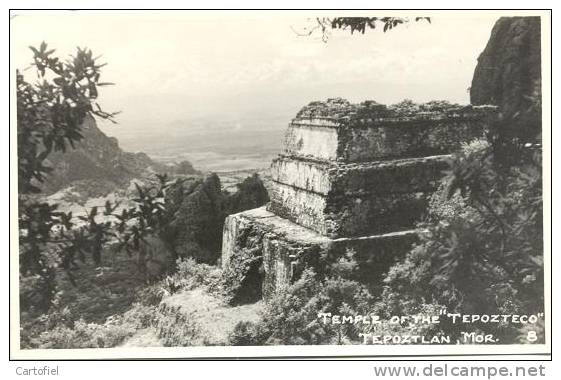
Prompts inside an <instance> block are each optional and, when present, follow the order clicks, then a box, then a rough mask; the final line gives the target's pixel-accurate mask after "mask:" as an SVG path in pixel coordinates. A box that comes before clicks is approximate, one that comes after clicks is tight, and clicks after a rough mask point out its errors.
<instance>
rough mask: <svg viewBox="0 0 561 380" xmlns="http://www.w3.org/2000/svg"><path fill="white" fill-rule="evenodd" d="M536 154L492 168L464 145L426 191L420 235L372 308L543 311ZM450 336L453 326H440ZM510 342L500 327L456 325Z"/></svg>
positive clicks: (479, 145) (481, 150)
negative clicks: (440, 182) (441, 178)
mask: <svg viewBox="0 0 561 380" xmlns="http://www.w3.org/2000/svg"><path fill="white" fill-rule="evenodd" d="M540 162H541V156H540V154H539V152H524V156H522V157H520V158H519V162H518V165H517V166H509V167H504V166H499V165H498V164H497V163H496V162H495V161H494V159H493V155H492V149H491V147H490V146H489V145H488V144H485V143H483V142H481V141H476V142H474V143H472V144H469V145H466V146H464V149H463V151H462V152H461V153H460V154H458V155H457V156H456V157H455V158H454V160H453V161H452V163H451V171H450V173H449V174H448V176H447V177H446V178H445V180H444V182H443V185H442V186H441V187H440V189H439V190H438V191H437V192H436V193H435V194H434V195H433V197H432V200H431V202H430V208H429V219H428V220H427V221H426V222H425V223H422V224H421V227H423V228H424V229H426V233H423V234H421V236H420V242H419V243H418V244H417V245H416V246H415V247H414V248H413V249H412V250H411V251H410V252H409V253H408V254H407V256H406V257H405V258H404V259H403V260H401V261H400V262H398V263H397V264H395V265H394V266H393V267H392V268H391V269H390V270H389V272H388V275H387V277H386V279H385V283H386V285H387V286H386V288H385V290H384V292H383V294H382V299H381V301H380V306H379V310H380V311H381V312H384V311H385V312H387V313H394V314H412V313H415V311H416V310H418V309H419V307H420V306H421V305H424V304H433V305H437V306H438V305H440V306H439V307H446V309H447V310H448V312H460V313H464V314H497V313H499V314H533V313H538V312H541V311H543V241H542V236H543V228H542V225H541V216H542V201H541V170H540ZM440 327H441V328H443V329H445V330H446V331H447V332H449V333H451V334H457V333H458V331H457V330H458V326H455V327H454V326H451V325H449V324H448V325H447V324H446V323H444V324H441V326H440ZM462 328H463V329H464V331H469V329H473V330H474V331H476V330H477V331H485V332H487V333H494V334H496V335H497V336H500V337H501V342H502V343H507V342H514V340H515V339H516V335H517V334H518V331H517V330H516V327H515V326H508V325H507V324H499V325H493V324H487V325H483V324H481V325H478V324H472V325H470V326H463V327H462Z"/></svg>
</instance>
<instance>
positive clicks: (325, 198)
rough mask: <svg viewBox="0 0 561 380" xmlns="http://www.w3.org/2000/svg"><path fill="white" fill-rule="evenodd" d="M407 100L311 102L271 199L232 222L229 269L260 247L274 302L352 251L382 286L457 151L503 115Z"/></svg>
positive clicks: (276, 172)
mask: <svg viewBox="0 0 561 380" xmlns="http://www.w3.org/2000/svg"><path fill="white" fill-rule="evenodd" d="M407 106H408V107H402V106H399V107H398V106H394V107H387V106H384V105H381V104H378V103H376V102H372V101H369V102H363V103H361V104H351V103H349V102H347V101H345V100H342V99H329V100H328V101H326V102H313V103H310V104H309V105H308V106H306V107H304V108H303V109H302V110H301V111H300V112H299V113H298V114H297V115H296V118H295V119H293V120H292V122H291V123H290V124H289V126H288V130H287V132H286V135H285V140H284V144H283V149H282V151H281V153H280V155H279V157H278V158H276V159H275V160H273V163H272V165H271V180H272V183H273V186H272V190H271V194H270V199H271V201H270V203H269V204H268V205H267V206H266V207H265V208H259V209H255V210H250V211H246V212H243V213H239V214H234V215H230V216H229V217H228V218H227V220H226V225H225V228H224V239H223V249H222V262H223V266H225V267H228V265H229V261H230V260H231V257H232V256H233V255H241V254H242V252H245V251H244V250H247V248H248V247H250V248H251V249H252V250H253V251H254V252H258V254H260V255H261V256H262V258H263V264H262V265H263V285H262V286H263V295H264V297H265V298H267V297H269V296H270V295H271V294H273V293H274V292H275V291H278V290H279V289H282V288H284V287H286V286H287V285H288V284H289V283H290V282H291V281H292V280H293V279H294V278H295V277H297V276H298V274H299V272H300V271H301V270H302V268H303V267H305V266H306V265H310V266H315V267H316V269H317V270H318V271H320V272H321V270H322V269H321V268H322V265H324V264H325V263H326V261H325V260H328V261H329V258H330V257H331V258H332V259H335V258H336V257H338V255H342V254H344V252H345V250H347V249H352V250H354V251H355V258H356V259H357V262H358V263H359V271H358V272H359V274H358V275H357V276H358V277H359V280H360V281H363V282H367V283H370V284H373V285H374V286H375V285H376V284H378V285H380V281H381V279H382V276H383V274H384V272H385V271H387V269H388V268H389V267H390V266H391V264H392V263H394V262H395V261H397V260H398V259H399V258H401V257H402V256H403V255H404V254H405V253H406V252H407V251H408V250H409V248H410V246H411V244H412V242H413V241H415V239H416V237H417V232H418V231H416V229H415V226H416V223H417V222H418V221H419V220H421V219H422V217H423V214H424V212H425V210H426V208H427V203H428V199H429V197H430V195H431V194H432V193H433V192H434V190H435V189H436V188H437V186H438V185H439V181H440V179H441V178H442V176H443V172H444V170H446V168H447V166H448V164H447V162H448V160H449V158H450V154H451V153H453V152H454V151H456V150H458V149H459V148H460V147H461V145H462V144H464V143H469V142H470V141H472V140H474V139H478V138H484V136H485V134H486V132H487V130H488V129H489V126H490V125H491V123H492V122H493V120H494V118H495V117H496V108H495V107H490V106H478V107H472V106H464V107H462V106H452V105H448V104H446V103H443V102H433V103H427V104H425V105H417V106H414V107H411V106H410V104H407ZM322 263H323V264H322Z"/></svg>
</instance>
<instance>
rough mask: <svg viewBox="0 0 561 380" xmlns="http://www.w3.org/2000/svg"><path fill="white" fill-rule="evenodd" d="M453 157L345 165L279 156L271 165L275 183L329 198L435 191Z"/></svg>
mask: <svg viewBox="0 0 561 380" xmlns="http://www.w3.org/2000/svg"><path fill="white" fill-rule="evenodd" d="M449 158H450V155H440V156H429V157H421V158H410V159H402V160H391V161H376V162H366V163H358V164H357V163H353V164H345V163H338V162H330V163H327V162H323V161H316V160H309V159H303V158H299V157H289V156H283V155H280V156H279V157H278V158H276V159H274V160H273V163H272V165H271V179H272V180H273V181H274V182H275V183H281V184H284V185H287V186H291V187H295V188H298V189H301V190H305V191H309V192H312V193H317V194H321V195H329V194H331V193H337V194H345V195H359V194H371V193H372V194H373V193H376V194H387V193H410V192H415V191H426V190H433V189H434V186H435V184H436V182H437V180H438V179H439V178H441V176H442V171H443V170H445V169H446V168H447V167H448V165H447V160H448V159H449Z"/></svg>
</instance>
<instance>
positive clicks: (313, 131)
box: [283, 100, 496, 162]
mask: <svg viewBox="0 0 561 380" xmlns="http://www.w3.org/2000/svg"><path fill="white" fill-rule="evenodd" d="M331 101H332V100H328V101H327V102H324V103H319V104H324V105H325V107H322V108H321V110H322V112H321V113H320V116H317V115H316V114H314V113H313V112H303V111H301V112H300V113H299V114H298V116H297V117H296V118H295V119H294V120H293V121H292V122H291V123H290V124H289V126H288V130H287V132H286V135H285V141H284V148H283V153H284V154H285V155H287V156H299V157H307V158H312V159H316V160H325V161H332V160H337V161H342V162H365V161H375V160H381V159H392V158H407V157H425V156H430V155H441V154H449V153H451V152H453V151H455V150H457V149H458V148H459V147H460V145H461V143H462V142H469V141H471V140H474V139H476V138H481V137H483V136H484V135H485V132H486V130H487V129H488V126H489V123H490V122H491V121H492V120H493V119H494V117H495V115H496V108H495V107H492V106H491V107H490V106H479V107H472V106H465V107H455V108H450V109H448V110H446V111H426V112H418V113H415V114H408V113H405V114H403V113H400V112H398V111H396V110H394V109H392V108H384V107H386V106H383V105H379V104H378V105H377V106H376V107H374V108H372V107H371V106H368V105H364V103H361V104H359V105H354V104H351V103H348V102H347V103H346V104H347V108H348V109H347V108H345V109H347V111H346V112H344V113H342V112H341V111H340V108H341V107H340V103H336V104H337V106H336V107H335V109H336V111H333V113H332V114H330V113H329V109H330V107H332V104H331V103H330V102H331ZM312 104H314V103H312ZM308 107H310V106H308ZM304 109H306V107H305V108H304ZM372 109H374V111H371V110H372ZM380 110H382V111H380Z"/></svg>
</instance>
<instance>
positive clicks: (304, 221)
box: [268, 156, 449, 238]
mask: <svg viewBox="0 0 561 380" xmlns="http://www.w3.org/2000/svg"><path fill="white" fill-rule="evenodd" d="M448 158H449V156H433V157H424V158H416V159H404V160H394V161H383V162H373V163H363V164H338V163H332V164H326V163H322V162H315V161H309V160H308V161H306V160H301V159H293V158H290V157H279V158H278V159H277V160H275V161H274V162H273V165H272V179H273V180H274V181H275V186H274V187H273V189H272V192H271V203H270V204H269V205H268V209H269V210H270V211H272V212H274V213H275V214H277V215H279V216H281V217H283V218H287V219H289V220H291V221H293V222H295V223H297V224H299V225H302V226H304V227H307V228H310V229H312V230H314V231H316V232H318V233H320V234H323V235H326V236H329V237H332V238H336V237H345V236H360V235H363V234H374V233H384V232H390V231H395V230H401V229H406V228H412V227H413V226H414V223H415V222H416V221H417V220H418V219H419V218H420V217H421V215H422V213H423V212H424V209H425V206H426V198H427V195H428V194H430V193H432V191H434V190H435V188H436V186H437V185H438V180H439V179H440V178H441V177H442V171H443V170H444V169H446V168H447V159H448Z"/></svg>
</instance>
